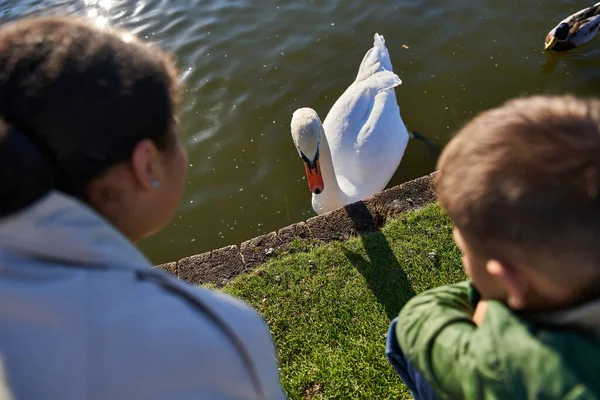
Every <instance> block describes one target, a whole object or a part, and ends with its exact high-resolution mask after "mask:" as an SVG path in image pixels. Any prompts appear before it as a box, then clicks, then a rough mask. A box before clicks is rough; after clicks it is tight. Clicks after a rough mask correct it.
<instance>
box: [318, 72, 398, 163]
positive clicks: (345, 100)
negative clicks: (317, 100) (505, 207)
mask: <svg viewBox="0 0 600 400" xmlns="http://www.w3.org/2000/svg"><path fill="white" fill-rule="evenodd" d="M400 84H401V80H400V78H399V77H398V75H396V74H394V73H393V72H390V71H381V72H378V73H376V74H375V75H371V77H370V78H369V79H367V80H364V81H362V82H358V83H353V84H352V85H350V87H348V89H346V91H345V92H344V93H343V94H342V95H341V96H340V98H339V99H338V100H337V101H336V102H335V104H334V105H333V107H331V110H330V111H329V113H328V114H327V117H326V118H325V121H323V128H324V130H325V135H326V136H327V141H328V143H329V147H330V148H331V152H332V159H333V165H334V167H335V166H336V161H337V160H336V157H335V154H336V153H339V152H346V151H349V150H350V149H351V148H354V146H355V144H356V142H357V140H358V136H359V134H360V133H361V130H362V129H363V125H364V124H365V123H366V122H367V120H368V119H369V117H370V116H371V110H372V108H373V104H374V102H375V96H376V95H377V94H378V93H379V92H384V91H386V90H388V89H391V88H393V87H395V86H398V85H400ZM363 136H364V134H363Z"/></svg>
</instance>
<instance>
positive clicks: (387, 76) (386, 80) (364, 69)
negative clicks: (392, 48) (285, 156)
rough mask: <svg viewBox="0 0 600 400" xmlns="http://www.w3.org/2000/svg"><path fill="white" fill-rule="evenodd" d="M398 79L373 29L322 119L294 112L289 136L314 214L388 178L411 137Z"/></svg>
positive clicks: (359, 196) (378, 187)
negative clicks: (347, 81) (399, 97)
mask: <svg viewBox="0 0 600 400" xmlns="http://www.w3.org/2000/svg"><path fill="white" fill-rule="evenodd" d="M401 83H402V80H401V79H400V77H399V76H398V75H396V74H395V73H394V72H393V69H392V63H391V60H390V54H389V52H388V49H387V47H386V45H385V38H384V36H383V35H379V34H378V33H376V34H375V36H374V40H373V47H372V48H370V49H369V50H368V51H367V53H366V54H365V55H364V57H363V59H362V62H361V64H360V66H359V68H358V73H357V75H356V78H355V80H354V81H353V82H352V83H351V84H350V86H349V87H348V88H347V89H346V90H345V91H344V93H343V94H342V95H341V96H340V97H339V98H338V99H337V100H336V101H335V103H334V104H333V106H332V107H331V109H330V110H329V113H328V114H327V117H326V118H325V120H324V121H323V122H321V119H320V118H319V115H318V114H317V112H316V111H315V110H313V109H312V108H309V107H303V108H299V109H297V110H296V111H294V113H293V115H292V121H291V133H292V139H293V141H294V145H295V146H296V150H297V151H298V155H299V156H300V158H301V159H302V160H303V162H304V167H305V172H306V176H307V180H308V186H309V189H310V191H311V192H312V207H313V210H314V211H315V212H316V213H317V214H319V215H320V214H324V213H326V212H330V211H332V210H335V209H337V208H340V207H343V206H345V205H347V204H351V203H354V202H356V201H360V200H365V199H367V198H369V197H371V196H373V195H374V194H376V193H378V192H380V191H382V190H383V189H384V188H385V186H386V185H387V184H388V183H389V181H390V179H391V178H392V176H393V175H394V173H395V171H396V169H397V168H398V166H399V165H400V162H401V160H402V157H403V156H404V152H405V150H406V147H407V144H408V140H409V138H410V137H411V136H410V134H409V132H408V130H407V129H406V126H405V125H404V122H403V121H402V117H401V115H400V107H399V106H398V102H397V100H396V93H395V88H396V87H397V86H399V85H400V84H401Z"/></svg>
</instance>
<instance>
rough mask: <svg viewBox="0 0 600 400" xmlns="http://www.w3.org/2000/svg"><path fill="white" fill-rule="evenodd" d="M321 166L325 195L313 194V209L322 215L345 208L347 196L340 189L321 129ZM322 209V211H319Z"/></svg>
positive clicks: (325, 137)
mask: <svg viewBox="0 0 600 400" xmlns="http://www.w3.org/2000/svg"><path fill="white" fill-rule="evenodd" d="M319 164H320V166H321V175H322V176H323V187H324V189H323V193H321V194H313V199H312V202H313V208H315V211H317V213H319V214H321V213H323V212H326V211H330V210H332V209H335V208H339V207H341V206H343V205H344V204H346V203H345V199H346V194H345V193H344V192H343V191H342V189H341V188H340V184H339V182H338V179H337V176H336V174H335V170H334V169H333V162H332V159H331V150H330V149H329V143H328V142H327V136H325V130H324V129H323V127H321V139H320V143H319ZM317 208H320V209H321V210H322V211H319V210H317Z"/></svg>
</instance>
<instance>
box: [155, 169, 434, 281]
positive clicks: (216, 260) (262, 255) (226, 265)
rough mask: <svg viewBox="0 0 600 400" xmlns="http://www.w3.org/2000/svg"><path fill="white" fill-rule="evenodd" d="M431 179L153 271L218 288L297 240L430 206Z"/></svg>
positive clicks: (364, 227)
mask: <svg viewBox="0 0 600 400" xmlns="http://www.w3.org/2000/svg"><path fill="white" fill-rule="evenodd" d="M435 175H436V173H435V172H434V173H432V174H430V175H426V176H424V177H421V178H418V179H415V180H413V181H410V182H406V183H403V184H402V185H398V186H395V187H393V188H390V189H387V190H384V191H383V192H381V193H378V194H376V195H375V196H373V197H371V198H370V199H367V200H365V201H358V202H356V203H353V204H349V205H347V206H345V207H343V208H340V209H337V210H334V211H331V212H329V213H326V214H323V215H319V216H316V217H313V218H310V219H309V220H307V221H306V222H300V223H296V224H293V225H290V226H287V227H285V228H282V229H280V230H279V231H277V232H270V233H267V234H265V235H261V236H258V237H256V238H254V239H250V240H247V241H245V242H244V243H242V244H241V245H240V246H239V247H238V246H226V247H223V248H221V249H217V250H212V251H209V252H206V253H202V254H198V255H194V256H191V257H186V258H183V259H181V260H179V261H177V262H170V263H166V264H162V265H158V266H156V267H157V268H160V269H163V270H165V271H167V272H170V273H172V274H173V275H175V276H177V277H178V278H180V279H183V280H185V281H188V282H190V283H194V284H197V285H200V284H206V283H212V284H214V285H216V286H217V287H222V286H223V285H224V284H225V283H227V282H228V281H229V280H230V279H232V278H234V277H235V276H237V275H239V274H241V273H243V272H248V271H251V270H253V269H254V268H256V267H257V266H259V265H261V264H262V263H264V262H265V261H267V260H268V259H269V258H271V257H273V256H275V255H277V254H279V253H281V252H285V251H286V250H288V249H289V245H290V243H291V242H292V241H293V240H294V239H295V238H300V239H302V240H320V241H323V242H330V241H333V240H347V239H349V238H350V237H352V236H356V235H358V234H360V233H361V232H368V231H374V230H377V229H379V228H381V227H382V226H383V225H384V224H385V222H386V220H387V219H388V218H391V217H396V216H399V215H400V214H402V213H404V212H406V211H410V210H414V209H416V208H420V207H423V206H425V205H427V204H429V203H432V202H434V201H435V200H436V196H435V190H434V185H433V182H434V179H435Z"/></svg>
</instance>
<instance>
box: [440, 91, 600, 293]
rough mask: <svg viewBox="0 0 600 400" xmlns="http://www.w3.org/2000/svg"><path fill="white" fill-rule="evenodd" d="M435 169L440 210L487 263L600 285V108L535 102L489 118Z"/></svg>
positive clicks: (468, 129) (459, 139)
mask: <svg viewBox="0 0 600 400" xmlns="http://www.w3.org/2000/svg"><path fill="white" fill-rule="evenodd" d="M438 170H439V172H438V175H437V178H436V189H437V193H438V198H439V202H440V204H441V205H442V207H443V208H444V209H445V210H446V212H447V213H448V214H449V216H450V217H451V218H452V220H453V221H454V223H455V225H456V227H457V228H458V229H459V230H460V231H461V233H462V234H463V235H466V236H468V237H469V238H471V239H472V240H474V241H475V242H476V243H477V245H478V246H479V248H480V249H481V250H482V251H485V252H487V255H488V256H490V257H498V256H504V257H507V258H510V259H511V260H505V261H513V262H515V261H518V262H524V263H527V264H528V265H529V266H531V267H540V266H544V268H545V266H548V267H550V266H555V267H560V269H561V270H562V271H563V272H564V271H569V270H571V271H573V269H574V268H578V267H587V268H588V272H592V273H594V276H597V277H600V273H598V269H599V267H600V197H599V196H600V101H599V100H591V99H590V100H584V99H577V98H575V97H573V96H560V97H559V96H556V97H547V96H535V97H529V98H522V99H516V100H512V101H509V102H507V103H506V104H504V105H503V106H502V107H499V108H496V109H492V110H489V111H486V112H483V113H482V114H480V115H479V116H478V117H476V118H475V119H474V120H472V121H471V122H469V123H468V124H467V125H466V126H465V127H463V128H462V129H461V130H460V132H458V134H457V135H456V136H455V137H454V138H453V139H452V140H451V141H450V143H449V144H448V145H447V146H446V148H445V149H444V151H443V153H442V155H441V157H440V159H439V161H438ZM576 275H577V274H576ZM590 283H592V282H590ZM597 283H598V281H597V280H595V282H593V284H597Z"/></svg>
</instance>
